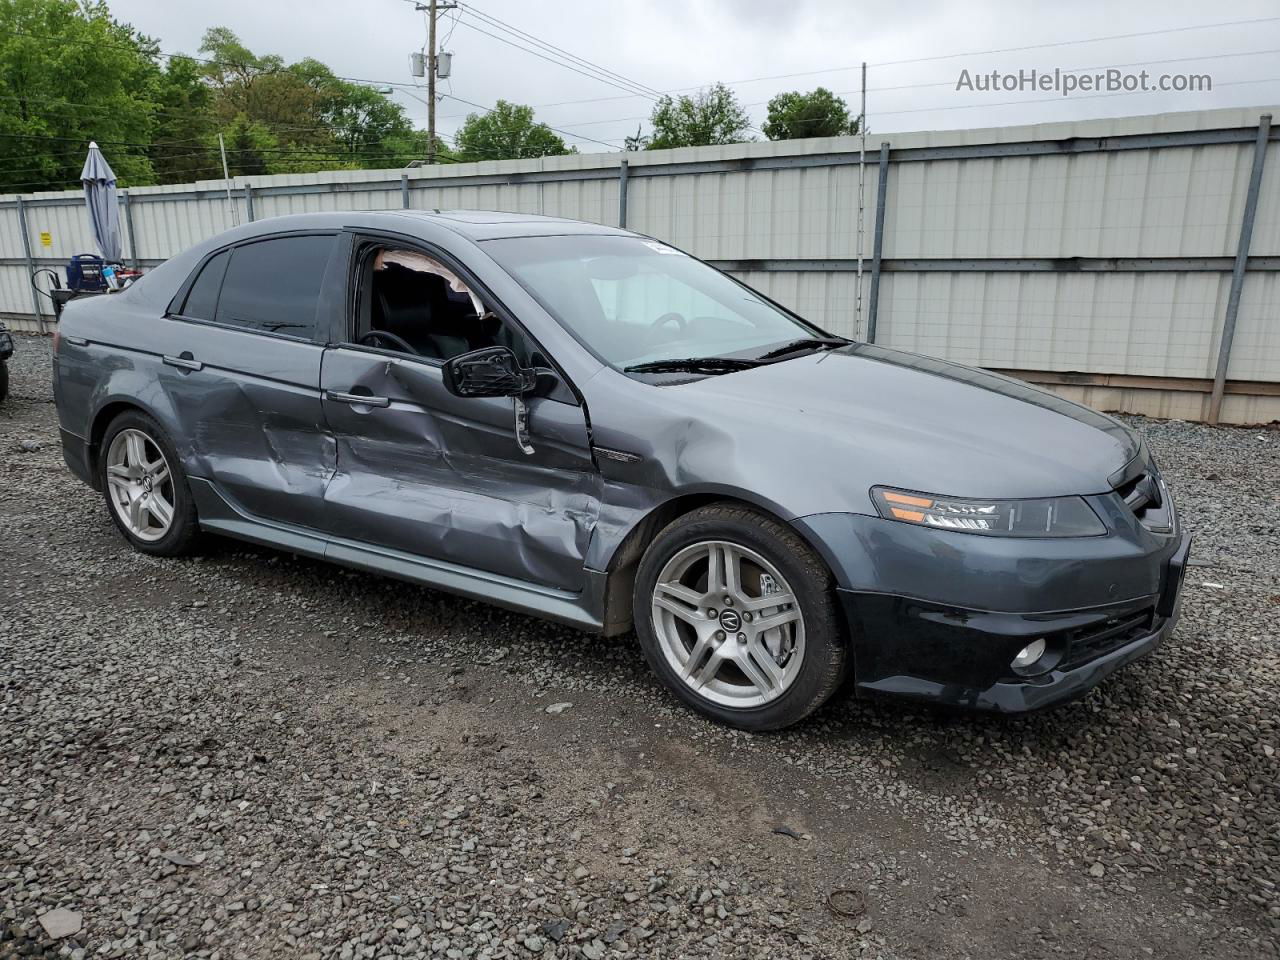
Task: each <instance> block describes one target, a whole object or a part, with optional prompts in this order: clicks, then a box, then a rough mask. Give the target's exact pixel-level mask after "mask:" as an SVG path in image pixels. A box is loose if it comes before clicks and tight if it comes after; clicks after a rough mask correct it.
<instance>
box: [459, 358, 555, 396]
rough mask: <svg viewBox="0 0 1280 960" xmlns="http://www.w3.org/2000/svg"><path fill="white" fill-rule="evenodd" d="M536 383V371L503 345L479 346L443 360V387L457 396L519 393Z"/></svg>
mask: <svg viewBox="0 0 1280 960" xmlns="http://www.w3.org/2000/svg"><path fill="white" fill-rule="evenodd" d="M536 384H537V374H536V373H534V371H532V370H527V369H525V368H524V367H522V366H520V361H519V360H517V359H516V355H515V354H514V353H512V352H511V350H510V349H509V348H507V347H482V348H480V349H479V350H472V351H471V352H470V353H463V354H459V355H458V356H456V357H452V358H451V359H449V360H446V361H445V362H444V385H445V389H446V390H448V391H449V392H450V393H452V394H453V395H454V396H458V397H522V396H524V395H525V394H526V393H529V392H530V391H531V390H533V388H534V386H535V385H536Z"/></svg>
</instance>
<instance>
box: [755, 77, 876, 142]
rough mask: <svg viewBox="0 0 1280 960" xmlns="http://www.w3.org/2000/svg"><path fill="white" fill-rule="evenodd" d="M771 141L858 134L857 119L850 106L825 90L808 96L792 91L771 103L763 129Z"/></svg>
mask: <svg viewBox="0 0 1280 960" xmlns="http://www.w3.org/2000/svg"><path fill="white" fill-rule="evenodd" d="M761 130H762V131H763V132H764V135H765V136H766V137H768V138H769V139H770V140H802V139H804V138H805V137H839V136H844V135H845V134H852V133H857V132H858V118H857V117H854V116H850V114H849V105H848V104H847V103H845V102H844V100H842V99H841V98H840V97H837V96H836V95H835V94H834V93H832V92H831V91H830V90H828V89H827V88H826V87H818V88H817V89H816V90H813V91H811V92H809V93H800V92H799V91H798V90H792V91H790V92H789V93H780V94H778V95H777V96H776V97H774V98H773V99H772V100H770V101H769V116H768V119H766V120H765V122H764V126H763V127H761Z"/></svg>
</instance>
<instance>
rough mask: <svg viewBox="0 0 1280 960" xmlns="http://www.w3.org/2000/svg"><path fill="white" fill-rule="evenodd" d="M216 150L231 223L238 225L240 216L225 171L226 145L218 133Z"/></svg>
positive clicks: (229, 175)
mask: <svg viewBox="0 0 1280 960" xmlns="http://www.w3.org/2000/svg"><path fill="white" fill-rule="evenodd" d="M218 152H219V153H221V154H222V182H223V183H224V184H226V187H227V210H228V211H229V212H230V214H231V225H232V226H233V227H238V226H240V216H239V214H237V213H236V203H235V201H234V200H232V199H231V174H229V173H228V172H227V145H226V144H225V143H223V141H222V134H218Z"/></svg>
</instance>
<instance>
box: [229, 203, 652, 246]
mask: <svg viewBox="0 0 1280 960" xmlns="http://www.w3.org/2000/svg"><path fill="white" fill-rule="evenodd" d="M415 221H416V222H417V223H420V224H423V225H426V224H431V225H433V226H436V227H442V228H444V229H446V230H449V231H451V232H453V233H457V234H460V235H462V236H464V237H467V238H469V239H471V240H475V241H480V240H497V239H501V238H506V237H545V236H556V235H566V234H578V235H582V234H598V235H608V234H614V235H619V236H634V234H631V233H629V232H628V231H626V230H619V229H618V228H616V227H606V226H602V225H601V224H598V223H586V222H584V221H582V220H569V219H567V218H564V217H544V216H542V215H540V214H536V213H504V212H502V211H496V210H359V211H338V212H333V213H300V214H289V215H286V216H283V217H270V218H267V219H264V220H255V221H254V222H253V223H251V224H246V225H245V226H244V227H241V228H240V229H239V230H238V231H235V236H234V239H236V240H245V239H249V238H251V237H254V236H259V235H265V234H270V233H281V232H284V231H290V230H315V229H334V228H342V227H365V228H377V227H382V228H384V229H393V230H399V231H406V232H410V233H412V232H415V231H413V230H412V228H411V227H410V226H409V224H410V223H413V222H415Z"/></svg>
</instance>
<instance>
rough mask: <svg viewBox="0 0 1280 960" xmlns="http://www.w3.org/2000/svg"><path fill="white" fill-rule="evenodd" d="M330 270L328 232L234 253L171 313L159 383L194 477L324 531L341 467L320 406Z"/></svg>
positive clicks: (240, 503) (254, 506)
mask: <svg viewBox="0 0 1280 960" xmlns="http://www.w3.org/2000/svg"><path fill="white" fill-rule="evenodd" d="M331 261H338V262H341V261H342V250H341V248H340V244H339V235H336V234H333V233H328V234H288V235H278V236H273V237H268V238H265V239H259V240H254V241H251V242H248V243H243V244H239V245H237V246H235V247H231V248H228V249H225V250H221V251H218V252H217V253H215V254H213V255H211V256H210V257H209V258H207V259H206V260H205V261H204V263H203V264H202V265H201V266H200V267H199V268H198V269H197V270H196V271H195V272H194V273H193V276H192V278H191V279H190V280H189V281H188V283H187V285H186V288H185V289H184V290H180V291H179V294H178V296H177V297H176V298H175V301H174V305H173V306H171V315H170V318H169V320H168V321H167V322H168V323H169V324H171V325H172V326H170V328H169V329H168V330H167V331H166V332H165V333H166V335H165V336H164V340H165V341H166V343H165V350H166V352H165V355H164V366H163V371H164V372H163V374H162V382H163V387H164V389H165V391H166V392H167V393H168V394H169V396H170V399H171V401H172V406H173V409H174V410H175V411H176V413H177V416H178V418H179V421H180V424H181V428H182V434H183V442H185V443H188V444H190V445H191V448H192V450H191V452H192V454H193V460H194V463H195V464H196V471H197V472H196V475H197V476H201V477H204V478H205V479H207V480H209V481H210V482H212V483H213V484H214V486H215V487H216V488H217V489H218V491H219V492H220V493H221V494H222V496H223V497H224V498H225V499H227V500H229V501H230V502H231V503H232V504H233V505H235V506H237V507H239V508H240V509H241V510H242V511H244V512H246V513H249V514H252V515H254V516H255V517H258V518H261V519H269V520H274V521H279V522H284V523H290V524H296V525H301V526H306V527H319V526H320V513H321V511H322V510H323V505H324V488H325V485H326V484H327V483H328V481H329V478H330V477H331V476H332V475H333V470H334V465H335V462H336V453H335V446H334V441H333V437H332V435H331V434H330V432H329V430H328V427H327V425H326V424H325V419H324V412H323V409H322V406H321V403H320V363H321V357H322V356H323V353H324V345H323V340H324V339H325V337H326V336H327V333H328V330H329V322H330V321H329V318H328V317H327V316H326V311H327V310H328V309H329V307H328V304H329V300H330V297H329V295H328V293H327V291H326V289H325V283H326V277H329V276H332V272H331V271H330V265H331ZM318 321H319V322H318ZM318 331H319V332H318Z"/></svg>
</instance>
